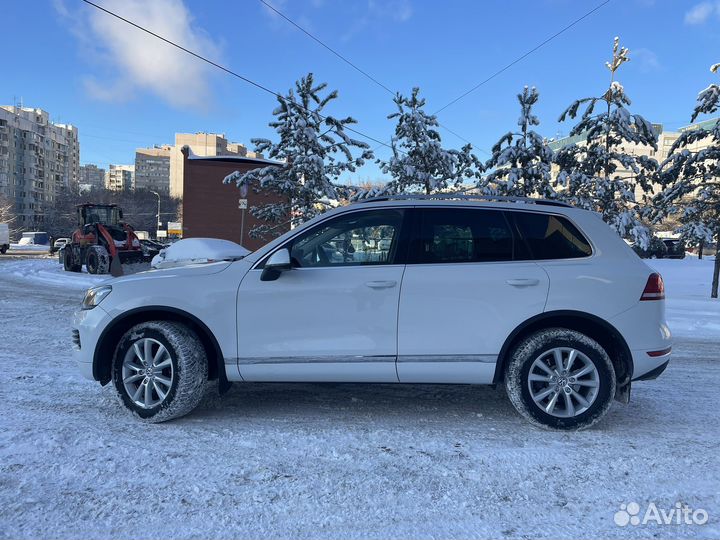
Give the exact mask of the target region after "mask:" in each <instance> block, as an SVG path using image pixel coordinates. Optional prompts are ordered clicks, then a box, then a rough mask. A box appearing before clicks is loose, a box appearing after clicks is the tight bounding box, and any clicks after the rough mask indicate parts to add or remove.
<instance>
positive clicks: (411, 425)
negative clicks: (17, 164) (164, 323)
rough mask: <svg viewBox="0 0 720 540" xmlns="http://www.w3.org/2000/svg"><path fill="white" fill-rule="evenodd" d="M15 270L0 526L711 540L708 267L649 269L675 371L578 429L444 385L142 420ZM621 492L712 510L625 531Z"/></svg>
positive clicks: (52, 530) (713, 432) (221, 404)
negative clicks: (83, 360)
mask: <svg viewBox="0 0 720 540" xmlns="http://www.w3.org/2000/svg"><path fill="white" fill-rule="evenodd" d="M16 262H18V261H2V260H1V259H0V314H1V315H0V317H1V320H0V323H1V325H2V333H0V538H37V537H52V538H109V537H112V538H115V537H117V538H175V537H177V538H197V537H202V538H280V537H283V538H285V537H298V538H339V537H353V538H358V537H361V538H386V537H422V538H430V537H448V538H478V537H480V538H483V537H492V538H505V537H508V538H519V537H530V538H575V537H583V538H586V537H587V538H598V537H612V538H646V537H656V538H717V537H718V536H720V489H719V488H720V463H719V462H718V461H719V457H718V456H719V455H720V454H719V453H718V447H719V446H720V433H719V432H718V429H717V425H718V420H719V418H718V416H719V414H718V407H717V389H718V387H720V369H719V368H718V358H719V357H720V334H719V333H717V332H716V331H714V330H713V329H714V328H716V327H715V326H713V324H708V321H709V322H713V321H716V322H717V320H718V316H719V313H718V309H719V308H718V306H720V304H718V303H717V301H710V300H709V299H707V298H706V296H709V287H704V285H703V286H699V285H697V284H695V283H694V281H693V280H695V281H697V280H703V281H705V282H707V280H708V279H709V274H710V266H709V265H710V264H711V263H710V262H709V261H707V262H706V261H694V260H691V259H688V260H686V261H657V262H656V264H655V266H656V267H657V268H658V270H660V271H661V272H662V273H663V275H664V276H665V277H666V284H667V290H668V306H669V310H668V313H669V316H670V320H671V324H673V325H676V324H680V323H682V322H683V321H685V322H684V323H683V324H684V326H682V329H680V328H681V327H680V326H678V327H677V328H674V330H675V332H676V335H678V336H679V337H678V339H677V340H676V343H675V346H674V351H673V358H672V362H671V364H670V367H669V368H668V370H667V371H666V372H665V373H664V374H663V376H662V377H660V378H659V379H658V380H656V381H648V382H642V383H637V384H635V385H634V386H633V397H632V401H631V403H630V404H629V405H627V406H623V405H620V404H614V405H613V407H612V409H611V410H610V413H609V414H608V416H607V417H606V418H605V419H604V421H602V422H601V423H600V424H599V425H598V426H597V427H596V428H594V429H592V430H589V431H585V432H580V433H560V432H551V431H544V430H541V429H537V428H534V427H532V426H531V425H529V424H528V423H527V422H525V421H524V420H523V419H522V418H520V417H519V416H518V415H517V414H516V413H515V411H514V410H513V409H512V406H511V405H510V403H509V402H508V400H507V398H506V397H505V396H504V393H503V392H502V391H501V390H499V389H498V390H493V389H492V388H486V387H472V386H449V385H359V384H344V385H343V384H294V385H290V384H244V385H237V384H236V385H235V386H234V387H233V388H232V389H231V390H230V392H229V393H228V394H226V395H225V396H223V397H222V398H218V397H214V398H208V399H207V400H206V401H205V402H204V403H203V404H201V406H200V407H199V408H198V410H197V411H196V412H195V413H194V414H192V415H191V416H188V417H186V418H183V419H179V420H177V421H173V422H169V423H166V424H160V425H146V424H142V423H139V422H137V421H136V420H135V419H133V418H132V417H130V416H129V415H128V414H126V413H125V412H124V411H123V410H121V408H120V407H119V405H118V403H117V401H116V398H115V396H114V393H113V390H112V388H110V387H105V388H101V387H100V386H99V385H97V384H96V383H92V382H90V381H86V380H84V379H82V378H81V377H80V376H79V374H78V373H77V371H76V369H75V367H74V366H73V364H72V361H71V357H70V345H69V343H70V335H69V334H70V317H71V314H72V312H73V311H74V310H75V309H76V308H77V307H78V304H79V301H80V297H79V296H80V295H79V292H78V290H77V289H78V288H77V287H68V286H67V282H66V281H62V280H59V278H58V280H56V281H41V280H38V278H37V275H38V274H40V272H43V271H50V272H51V273H52V272H54V271H52V270H51V269H50V268H49V267H47V268H44V269H43V268H41V265H40V264H35V261H23V263H24V264H26V265H28V266H29V267H32V268H35V271H27V272H24V271H23V270H22V269H20V268H19V267H20V266H21V265H15V263H16ZM703 268H706V269H707V271H706V270H704V269H703ZM11 269H12V271H9V270H11ZM55 273H57V272H55ZM685 275H687V276H692V279H685V278H684V277H682V276H685ZM88 277H89V276H86V275H74V276H72V278H73V279H76V280H78V282H77V283H79V282H80V280H85V279H88ZM68 279H69V278H68ZM28 285H43V286H31V287H28ZM703 291H705V292H703ZM696 293H697V294H696ZM693 311H696V312H697V313H701V315H699V316H698V317H697V320H695V319H692V318H691V315H690V314H691V313H692V312H693ZM673 321H676V322H673ZM701 323H702V324H701ZM630 502H637V503H639V504H640V507H641V509H642V512H644V510H645V508H646V507H647V505H648V504H649V503H651V502H654V503H655V504H656V505H657V506H658V508H661V509H667V510H671V509H672V508H674V505H675V504H676V503H678V502H680V503H684V504H687V505H689V506H690V507H692V508H693V509H698V508H702V509H704V510H706V511H707V512H708V514H709V521H708V523H707V524H705V525H702V526H698V525H669V526H659V525H655V524H652V525H644V526H643V525H638V526H634V525H627V526H625V527H619V526H617V525H615V523H614V521H613V516H614V514H615V513H616V512H617V511H618V510H619V509H620V505H621V504H628V503H630Z"/></svg>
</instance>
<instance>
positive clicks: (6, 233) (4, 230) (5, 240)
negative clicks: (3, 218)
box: [0, 223, 10, 255]
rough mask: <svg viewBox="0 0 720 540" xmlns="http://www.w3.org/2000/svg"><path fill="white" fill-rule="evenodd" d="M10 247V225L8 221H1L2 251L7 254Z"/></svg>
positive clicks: (0, 243) (0, 241)
mask: <svg viewBox="0 0 720 540" xmlns="http://www.w3.org/2000/svg"><path fill="white" fill-rule="evenodd" d="M8 249H10V227H9V226H8V224H7V223H0V253H2V254H3V255H5V252H6V251H7V250H8Z"/></svg>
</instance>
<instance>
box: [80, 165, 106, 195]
mask: <svg viewBox="0 0 720 540" xmlns="http://www.w3.org/2000/svg"><path fill="white" fill-rule="evenodd" d="M78 183H79V185H80V190H82V191H89V190H91V189H98V188H103V187H105V169H101V168H100V167H98V166H97V165H93V164H92V163H88V164H87V165H80V177H79V181H78Z"/></svg>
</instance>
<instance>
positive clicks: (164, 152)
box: [135, 144, 172, 193]
mask: <svg viewBox="0 0 720 540" xmlns="http://www.w3.org/2000/svg"><path fill="white" fill-rule="evenodd" d="M171 152H172V146H170V145H167V144H166V145H162V146H153V147H152V148H138V149H137V150H135V189H147V190H150V191H155V192H157V193H169V192H170V153H171Z"/></svg>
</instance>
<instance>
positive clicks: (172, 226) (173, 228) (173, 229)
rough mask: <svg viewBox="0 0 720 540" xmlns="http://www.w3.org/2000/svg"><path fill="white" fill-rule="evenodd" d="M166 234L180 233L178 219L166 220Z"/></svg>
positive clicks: (180, 227)
mask: <svg viewBox="0 0 720 540" xmlns="http://www.w3.org/2000/svg"><path fill="white" fill-rule="evenodd" d="M167 232H168V234H182V223H180V222H179V221H168V227H167Z"/></svg>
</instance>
